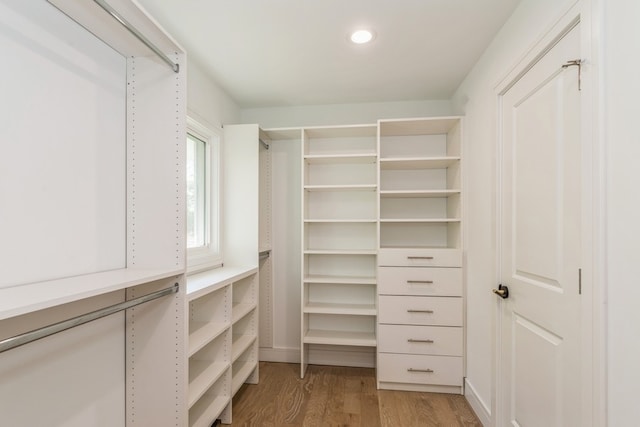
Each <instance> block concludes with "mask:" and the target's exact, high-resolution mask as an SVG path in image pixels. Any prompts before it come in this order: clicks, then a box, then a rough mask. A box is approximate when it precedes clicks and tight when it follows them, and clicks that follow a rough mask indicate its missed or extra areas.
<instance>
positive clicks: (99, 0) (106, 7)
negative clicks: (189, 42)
mask: <svg viewBox="0 0 640 427" xmlns="http://www.w3.org/2000/svg"><path fill="white" fill-rule="evenodd" d="M93 1H94V3H96V4H97V5H98V6H100V7H101V8H102V9H103V10H104V11H105V12H107V13H108V14H109V15H111V16H112V17H113V18H115V20H116V21H118V22H119V23H120V24H122V26H123V27H124V28H126V29H127V30H128V31H129V32H130V33H131V34H133V35H134V36H135V37H136V38H137V39H138V40H140V41H141V42H142V43H144V44H145V45H146V46H147V47H148V48H149V49H151V50H152V51H153V53H155V54H156V55H158V56H159V57H160V59H162V60H163V61H164V62H166V63H167V64H168V65H169V66H170V67H171V69H172V70H173V71H174V72H176V73H178V72H180V65H179V64H176V63H175V62H173V61H172V60H171V59H170V58H169V57H168V56H167V55H165V54H164V53H163V52H162V51H161V50H160V49H158V47H157V46H156V45H154V44H153V43H152V42H151V41H150V40H149V39H148V38H146V37H145V36H144V35H143V34H142V33H141V32H140V31H138V30H136V28H135V27H134V26H133V25H131V24H130V23H129V22H128V21H127V20H126V19H124V17H123V16H122V15H120V14H119V13H118V12H117V11H116V10H115V9H114V8H112V7H111V6H110V5H109V4H108V3H106V2H105V1H103V0H93Z"/></svg>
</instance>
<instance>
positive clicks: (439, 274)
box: [378, 267, 462, 296]
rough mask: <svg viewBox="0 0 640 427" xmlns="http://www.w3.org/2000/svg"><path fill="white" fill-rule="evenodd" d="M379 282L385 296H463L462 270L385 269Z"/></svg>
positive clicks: (381, 292)
mask: <svg viewBox="0 0 640 427" xmlns="http://www.w3.org/2000/svg"><path fill="white" fill-rule="evenodd" d="M378 281H379V285H378V292H379V293H380V294H383V295H422V296H462V270H461V269H460V268H440V267H434V268H415V267H383V268H380V269H378Z"/></svg>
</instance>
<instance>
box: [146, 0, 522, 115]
mask: <svg viewBox="0 0 640 427" xmlns="http://www.w3.org/2000/svg"><path fill="white" fill-rule="evenodd" d="M138 1H139V3H141V4H142V5H143V6H144V7H145V8H146V9H147V10H148V11H149V12H150V13H151V14H152V15H153V16H154V17H155V18H156V19H157V20H158V21H159V22H160V24H161V25H162V26H164V27H165V29H167V31H169V32H170V33H171V34H172V35H173V36H174V37H175V38H176V39H177V41H178V42H179V43H180V44H182V46H183V47H184V48H185V49H187V52H188V54H189V56H190V57H191V59H192V60H194V61H195V62H197V63H198V64H199V65H201V66H202V67H203V69H204V70H205V71H206V72H208V73H209V74H210V75H211V77H212V78H213V79H214V80H215V81H217V82H218V84H219V85H220V86H222V87H223V89H225V90H226V91H227V93H228V94H229V95H230V96H231V97H232V98H233V99H234V100H235V101H236V102H237V103H238V104H239V106H240V107H242V108H252V107H273V106H290V105H311V104H341V103H359V102H386V101H405V100H425V99H449V98H450V97H451V95H452V94H453V92H454V90H455V89H456V88H457V87H458V85H459V84H460V83H461V82H462V80H463V79H464V77H465V76H466V75H467V73H468V72H469V71H470V70H471V67H472V66H473V64H474V63H475V62H476V61H477V59H478V58H479V57H480V55H481V54H482V52H483V51H484V49H485V48H486V47H487V45H488V44H489V43H490V41H491V39H492V38H493V36H494V35H495V34H496V32H497V31H498V30H499V29H500V27H501V26H502V24H503V23H504V22H505V21H506V19H507V18H508V17H509V15H510V14H511V12H512V11H513V10H514V9H515V7H516V5H517V4H518V2H519V0H138ZM360 27H367V28H371V29H373V30H374V31H375V32H376V34H377V36H376V38H375V40H374V41H373V42H372V43H370V44H368V45H354V44H352V43H350V42H349V41H348V39H347V34H348V33H349V32H350V31H352V30H354V29H357V28H360Z"/></svg>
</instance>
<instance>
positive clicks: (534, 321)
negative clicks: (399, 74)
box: [496, 26, 581, 427]
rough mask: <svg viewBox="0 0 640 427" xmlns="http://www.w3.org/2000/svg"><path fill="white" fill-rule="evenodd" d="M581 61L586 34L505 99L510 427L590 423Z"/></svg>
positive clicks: (504, 352) (505, 376)
mask: <svg viewBox="0 0 640 427" xmlns="http://www.w3.org/2000/svg"><path fill="white" fill-rule="evenodd" d="M577 58H580V30H579V26H577V27H574V28H573V29H572V30H571V31H570V32H569V33H567V34H566V35H565V36H564V37H563V38H562V39H561V40H560V41H559V42H558V43H557V44H556V45H555V46H554V47H553V48H552V49H551V50H549V51H548V52H547V53H546V54H545V55H544V56H543V57H542V58H541V59H540V60H539V61H538V62H537V63H536V64H535V65H534V66H533V67H532V68H531V69H530V70H529V71H527V72H526V74H525V75H524V76H523V77H522V78H520V79H519V80H518V81H517V82H516V83H515V84H514V85H513V86H512V87H511V88H510V89H509V90H508V91H506V92H505V93H504V95H503V97H502V113H501V114H502V125H501V140H502V158H501V179H500V186H501V191H500V193H501V194H500V196H501V215H500V225H499V226H500V233H501V235H500V244H501V248H500V269H499V270H500V279H501V283H502V284H504V285H507V286H508V291H509V296H508V298H507V299H500V301H501V302H500V305H501V316H500V330H501V333H500V337H499V341H498V342H499V347H500V348H499V354H498V366H497V369H498V372H499V377H500V382H499V384H498V387H499V402H500V406H499V413H498V425H502V426H523V427H525V426H526V427H534V426H544V427H551V426H558V427H570V426H577V425H579V424H580V415H581V408H580V395H581V393H580V379H581V371H580V348H581V347H580V304H581V296H580V289H579V269H580V259H581V206H580V203H581V196H580V191H581V168H580V165H581V151H580V150H581V147H580V92H579V88H578V84H579V83H578V76H579V68H578V66H569V67H565V68H563V67H562V66H563V64H566V63H567V62H568V61H570V60H575V59H577ZM496 297H497V298H499V296H496Z"/></svg>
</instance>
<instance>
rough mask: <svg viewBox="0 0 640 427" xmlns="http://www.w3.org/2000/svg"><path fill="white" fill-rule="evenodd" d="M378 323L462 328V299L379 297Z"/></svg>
mask: <svg viewBox="0 0 640 427" xmlns="http://www.w3.org/2000/svg"><path fill="white" fill-rule="evenodd" d="M378 322H379V323H391V324H396V325H397V324H401V325H440V326H462V298H456V297H411V296H395V295H381V296H380V297H379V299H378Z"/></svg>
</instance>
